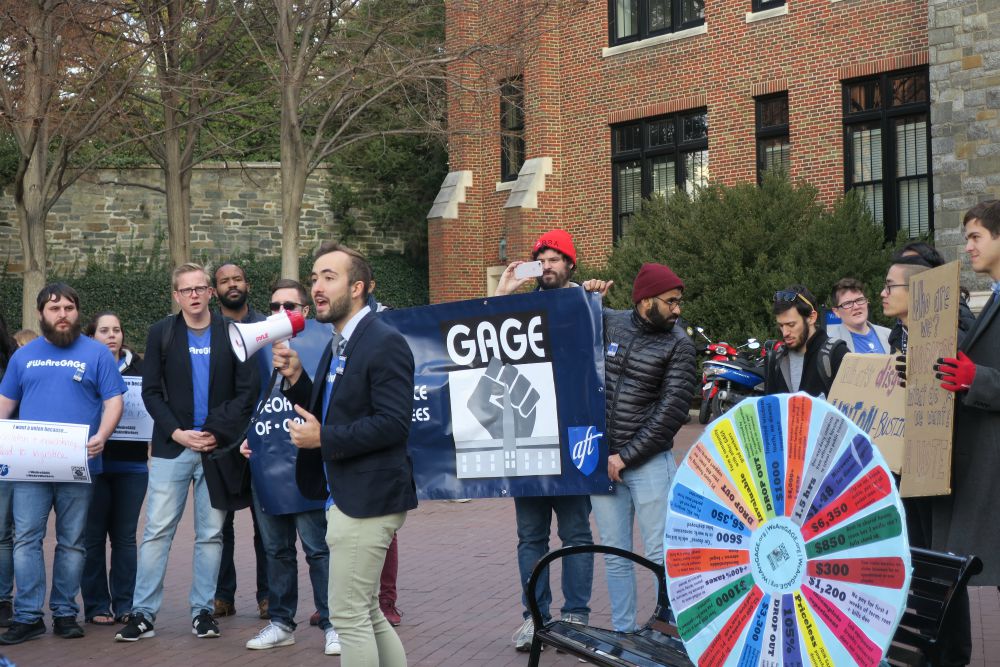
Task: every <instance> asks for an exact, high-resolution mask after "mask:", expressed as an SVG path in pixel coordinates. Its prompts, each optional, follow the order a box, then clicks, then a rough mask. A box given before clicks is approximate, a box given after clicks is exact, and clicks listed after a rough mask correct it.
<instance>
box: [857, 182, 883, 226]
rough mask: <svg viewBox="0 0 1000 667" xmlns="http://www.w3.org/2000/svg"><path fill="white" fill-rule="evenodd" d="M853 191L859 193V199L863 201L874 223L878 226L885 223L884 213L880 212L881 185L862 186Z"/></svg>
mask: <svg viewBox="0 0 1000 667" xmlns="http://www.w3.org/2000/svg"><path fill="white" fill-rule="evenodd" d="M853 189H854V190H857V191H858V192H860V193H861V198H862V199H864V202H865V205H866V206H867V207H868V210H869V211H870V212H871V214H872V218H874V219H875V222H877V223H879V224H882V223H883V222H885V213H884V211H883V210H882V184H881V183H874V184H872V185H862V186H858V187H856V188H853Z"/></svg>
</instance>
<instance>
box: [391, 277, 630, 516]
mask: <svg viewBox="0 0 1000 667" xmlns="http://www.w3.org/2000/svg"><path fill="white" fill-rule="evenodd" d="M379 316H380V317H382V318H383V319H384V321H385V322H386V323H388V324H389V325H390V326H393V327H395V328H396V329H397V330H398V331H399V332H400V333H402V334H403V336H405V337H406V340H407V342H408V343H409V345H410V349H411V350H412V351H413V358H414V362H415V368H416V372H415V378H414V388H413V416H412V422H411V424H410V438H409V443H408V448H409V452H410V456H411V458H412V459H413V469H414V477H415V479H416V484H417V492H418V494H419V495H420V497H422V498H429V499H444V498H488V497H512V496H541V495H545V496H548V495H577V494H592V493H608V492H609V491H610V490H611V483H610V481H609V480H608V475H607V463H606V462H607V458H608V447H607V442H606V440H605V438H604V360H603V356H602V350H603V344H602V336H603V326H602V320H601V301H600V298H599V297H598V296H597V295H596V294H588V293H587V292H585V291H584V290H582V289H572V288H567V289H557V290H549V291H544V292H532V293H529V294H515V295H511V296H503V297H493V298H488V299H475V300H470V301H459V302H453V303H444V304H438V305H433V306H425V307H421V308H409V309H406V310H390V311H386V312H383V313H381V314H380V315H379Z"/></svg>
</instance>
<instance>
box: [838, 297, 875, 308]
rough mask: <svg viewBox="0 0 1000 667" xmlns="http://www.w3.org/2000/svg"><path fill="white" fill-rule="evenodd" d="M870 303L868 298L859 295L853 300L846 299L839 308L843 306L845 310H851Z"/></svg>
mask: <svg viewBox="0 0 1000 667" xmlns="http://www.w3.org/2000/svg"><path fill="white" fill-rule="evenodd" d="M867 304H868V299H866V298H865V297H863V296H859V297H858V298H857V299H854V300H853V301H844V302H843V303H841V304H840V305H839V306H837V308H843V309H844V310H850V309H851V308H856V307H858V306H865V305H867Z"/></svg>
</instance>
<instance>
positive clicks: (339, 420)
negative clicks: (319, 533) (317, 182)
mask: <svg viewBox="0 0 1000 667" xmlns="http://www.w3.org/2000/svg"><path fill="white" fill-rule="evenodd" d="M311 278H312V299H313V304H314V306H315V308H316V319H317V320H318V321H320V322H329V323H331V324H333V326H334V335H333V339H332V341H331V344H330V347H328V348H327V349H326V350H325V351H324V353H323V357H322V358H321V359H320V362H319V365H318V366H317V368H316V374H315V382H313V380H312V379H311V378H310V377H309V376H308V374H306V373H304V372H303V371H302V364H301V361H300V359H299V356H298V354H297V353H296V352H295V351H294V350H292V349H283V348H275V349H274V362H273V363H274V367H275V368H277V369H278V372H279V373H281V375H282V376H284V378H285V387H284V392H285V396H287V397H288V399H289V400H290V401H291V402H292V403H294V404H295V410H296V412H297V413H298V414H299V416H300V417H302V420H303V422H302V423H301V424H297V423H293V424H291V425H290V431H291V438H292V443H293V444H294V445H295V446H296V447H298V448H299V454H298V458H297V462H296V481H297V482H298V484H299V488H300V489H301V490H302V492H303V494H304V495H305V496H307V497H312V498H325V499H326V507H327V510H326V516H327V525H328V529H327V543H328V544H329V547H330V584H329V602H330V620H331V621H332V622H333V625H334V627H336V628H337V632H339V633H340V642H341V645H342V651H343V652H342V662H341V664H343V665H344V666H345V667H351V666H352V665H357V664H360V663H361V662H362V660H363V659H364V658H363V656H366V655H367V656H371V655H377V656H378V658H379V663H380V664H388V665H397V664H399V665H402V664H406V654H405V651H404V650H403V645H402V642H400V640H399V637H398V636H397V635H396V633H395V631H394V630H393V628H392V626H391V625H390V624H389V622H388V621H386V619H385V616H384V615H383V613H382V611H381V610H380V609H379V603H378V590H377V587H378V582H379V574H380V573H381V571H382V566H383V563H384V561H385V555H386V551H387V549H388V548H389V544H390V542H391V541H392V536H393V534H394V533H395V531H397V530H398V529H399V528H400V527H401V526H402V525H403V522H404V520H405V519H406V512H407V511H409V510H411V509H413V508H415V507H416V506H417V494H416V487H415V485H414V482H413V469H412V465H411V463H410V459H409V456H407V453H406V440H407V437H408V435H409V429H410V420H411V418H412V412H413V354H412V353H411V351H410V348H409V346H408V345H407V343H406V339H405V338H403V336H402V335H401V334H400V333H399V332H397V331H396V330H395V329H393V328H391V327H390V326H388V325H386V324H385V323H384V322H383V321H382V320H381V319H379V318H378V317H377V316H376V315H375V313H372V312H371V309H370V308H369V307H368V305H367V296H368V289H369V285H370V284H371V281H372V271H371V267H370V266H369V264H368V262H367V260H365V258H364V257H363V256H362V255H361V254H360V253H358V252H357V251H355V250H352V249H350V248H347V247H345V246H341V245H338V244H336V243H330V242H327V243H324V244H323V245H321V246H320V248H319V250H318V251H317V253H316V256H315V260H314V262H313V268H312V274H311ZM376 636H378V637H379V640H378V642H376V641H375V637H376Z"/></svg>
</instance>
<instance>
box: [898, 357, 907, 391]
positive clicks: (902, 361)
mask: <svg viewBox="0 0 1000 667" xmlns="http://www.w3.org/2000/svg"><path fill="white" fill-rule="evenodd" d="M896 375H898V376H899V386H900V387H905V386H906V355H905V354H897V355H896Z"/></svg>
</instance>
